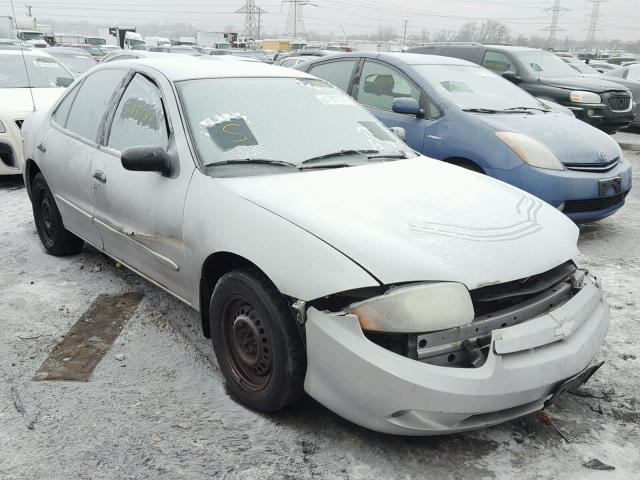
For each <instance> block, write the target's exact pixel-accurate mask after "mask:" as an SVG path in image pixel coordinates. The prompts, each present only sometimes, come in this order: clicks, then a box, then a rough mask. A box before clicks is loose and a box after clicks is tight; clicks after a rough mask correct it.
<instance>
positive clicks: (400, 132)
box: [389, 127, 407, 142]
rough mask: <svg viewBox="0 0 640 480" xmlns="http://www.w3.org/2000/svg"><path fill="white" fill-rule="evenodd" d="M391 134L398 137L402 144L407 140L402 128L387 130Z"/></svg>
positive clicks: (405, 132)
mask: <svg viewBox="0 0 640 480" xmlns="http://www.w3.org/2000/svg"><path fill="white" fill-rule="evenodd" d="M389 130H391V132H393V134H394V135H395V136H396V137H398V138H399V139H400V140H402V141H403V142H404V141H405V140H406V139H407V131H406V130H405V129H404V128H402V127H391V128H389Z"/></svg>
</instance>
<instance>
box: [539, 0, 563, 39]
mask: <svg viewBox="0 0 640 480" xmlns="http://www.w3.org/2000/svg"><path fill="white" fill-rule="evenodd" d="M561 3H562V0H554V2H553V6H552V7H549V8H547V9H545V12H547V13H550V14H551V24H550V25H549V26H547V27H545V28H543V29H542V31H543V32H549V35H548V36H547V43H548V46H550V47H554V46H555V44H556V39H557V36H558V32H565V31H566V30H565V29H564V28H562V27H560V26H559V25H558V23H559V21H560V14H561V13H564V12H568V11H569V10H568V9H566V8H564V7H562V6H561Z"/></svg>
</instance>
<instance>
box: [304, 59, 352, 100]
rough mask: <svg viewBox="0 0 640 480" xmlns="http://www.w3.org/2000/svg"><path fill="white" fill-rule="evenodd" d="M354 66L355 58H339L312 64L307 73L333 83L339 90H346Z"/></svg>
mask: <svg viewBox="0 0 640 480" xmlns="http://www.w3.org/2000/svg"><path fill="white" fill-rule="evenodd" d="M355 66H356V60H340V61H336V62H327V63H321V64H319V65H314V66H313V67H311V70H309V73H310V74H311V75H315V76H316V77H320V78H322V79H323V80H326V81H327V82H329V83H332V84H334V85H335V86H336V87H338V88H339V89H340V90H342V91H343V92H346V91H347V90H348V89H349V83H350V82H351V76H352V75H353V69H354V68H355Z"/></svg>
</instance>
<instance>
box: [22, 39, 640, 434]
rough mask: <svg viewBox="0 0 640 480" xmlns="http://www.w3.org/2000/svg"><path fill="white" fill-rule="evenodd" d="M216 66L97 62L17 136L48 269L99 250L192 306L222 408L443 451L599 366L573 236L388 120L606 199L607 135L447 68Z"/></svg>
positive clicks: (158, 58)
mask: <svg viewBox="0 0 640 480" xmlns="http://www.w3.org/2000/svg"><path fill="white" fill-rule="evenodd" d="M140 53H145V54H147V55H151V52H143V51H141V52H140ZM17 58H19V57H17ZM212 58H214V57H212V56H207V57H204V56H203V57H191V56H180V57H178V56H175V55H166V54H156V55H155V56H150V57H148V58H137V59H130V60H125V61H118V62H115V61H114V62H102V63H101V64H100V65H98V66H96V67H94V68H93V69H92V70H90V71H89V72H87V73H86V74H85V75H83V76H81V77H80V78H78V79H77V80H76V81H75V82H74V84H73V85H72V86H71V87H70V88H69V89H68V90H67V91H66V92H65V93H64V94H63V95H62V96H61V98H59V100H57V101H56V103H55V105H53V107H52V108H51V109H48V110H47V109H43V110H40V111H37V112H35V113H34V114H32V115H30V116H28V117H27V118H26V120H25V122H24V126H23V134H24V146H25V148H24V152H25V153H24V156H25V159H26V161H25V166H24V180H25V184H26V186H27V192H28V195H29V197H30V199H31V202H32V206H33V214H34V220H35V224H36V228H37V231H38V235H39V237H40V240H41V242H42V244H43V246H44V248H45V249H46V251H47V252H49V253H51V254H52V255H59V256H62V255H71V254H74V253H77V252H79V251H80V250H81V248H82V247H83V244H84V243H85V242H86V243H88V244H90V245H92V246H93V247H95V248H96V249H98V250H100V251H102V252H104V253H105V254H107V255H109V256H111V257H112V258H114V259H115V260H116V261H118V262H120V263H121V264H122V265H125V266H127V267H128V268H130V269H131V270H133V271H134V272H137V273H138V274H140V275H141V276H142V277H144V278H146V279H147V280H149V281H151V282H152V283H154V284H156V285H158V286H160V287H161V288H163V289H165V290H166V291H168V292H170V293H171V294H172V295H174V296H175V297H177V298H178V299H180V300H182V301H183V302H185V303H186V304H187V305H189V306H191V307H193V308H195V309H196V310H197V311H199V312H200V315H201V320H202V331H203V334H204V335H205V336H206V337H210V338H211V340H212V344H213V348H214V351H215V354H216V357H217V359H218V364H219V367H220V370H221V372H222V374H223V375H224V378H225V379H226V382H227V385H228V388H229V392H231V394H232V395H233V396H234V397H235V398H237V399H238V400H239V401H240V402H242V403H243V404H245V405H247V406H248V407H250V408H252V409H255V410H258V411H261V412H273V411H276V410H279V409H282V408H283V407H285V406H287V405H289V404H291V403H293V402H295V401H296V400H298V399H299V398H300V397H301V396H302V394H303V392H305V391H306V392H307V393H308V394H309V395H311V396H312V397H313V398H315V399H316V400H318V401H319V402H320V403H322V404H324V405H325V406H327V407H328V408H329V409H331V410H333V411H334V412H336V413H338V414H339V415H341V416H343V417H344V418H346V419H348V420H350V421H352V422H355V423H357V424H359V425H362V426H364V427H367V428H370V429H373V430H377V431H381V432H387V433H393V434H403V435H430V434H442V433H450V432H456V431H464V430H470V429H476V428H480V427H484V426H488V425H494V424H497V423H500V422H503V421H506V420H508V419H511V418H515V417H518V416H521V415H525V414H528V413H530V412H533V411H536V410H539V409H541V408H543V407H545V406H546V405H548V404H549V403H550V402H553V401H554V400H555V399H556V398H557V396H558V395H559V394H560V393H562V392H563V391H565V390H568V389H572V388H576V387H577V386H579V385H580V384H582V383H584V382H585V381H587V380H588V379H589V377H590V376H591V375H593V373H594V372H595V371H596V370H597V369H598V367H599V366H600V365H599V364H594V365H591V362H592V360H593V358H594V356H595V355H596V354H597V352H598V349H599V348H600V345H601V344H602V342H603V340H604V338H605V335H606V332H607V329H608V325H609V313H608V309H607V306H606V304H605V302H604V299H603V297H602V290H601V286H600V282H599V280H597V279H596V278H594V277H593V276H591V275H589V274H588V273H587V272H586V271H585V270H582V269H580V268H579V267H578V266H576V264H575V263H574V262H573V260H572V259H573V258H574V257H575V256H576V255H577V253H578V250H577V246H576V241H577V236H578V229H577V227H576V226H575V225H574V224H573V222H571V221H570V220H569V219H568V218H567V217H566V216H565V215H563V214H562V213H561V212H560V211H559V209H558V208H554V207H556V206H557V205H549V204H548V203H545V202H543V201H542V200H540V199H539V198H537V197H536V196H533V195H530V194H529V193H527V192H525V191H523V190H520V189H517V188H515V187H513V186H510V185H507V184H506V183H503V182H500V181H497V180H495V179H493V178H491V176H489V175H481V174H479V173H478V172H473V171H469V169H463V168H459V167H458V166H455V165H450V164H448V163H447V162H444V161H440V160H434V159H430V158H426V157H424V156H422V155H421V154H419V153H416V151H415V150H419V151H423V149H424V145H420V147H421V148H420V149H416V148H415V147H414V148H411V147H409V146H407V144H405V143H404V142H403V141H401V140H400V139H399V138H398V137H397V136H396V134H394V133H393V132H392V131H391V130H389V129H388V128H387V127H385V125H384V124H383V123H382V122H381V121H380V120H382V121H383V122H386V123H390V124H392V123H397V124H399V125H402V126H403V127H404V128H405V129H406V131H407V135H406V139H407V141H408V142H410V143H413V144H414V145H416V144H420V143H421V142H422V141H424V142H425V143H426V142H429V144H430V145H433V146H434V148H441V149H443V151H444V149H446V148H449V149H450V148H452V147H451V146H450V145H449V146H446V145H445V143H455V142H461V143H463V147H461V149H460V151H459V153H457V154H456V157H457V158H459V159H462V158H467V159H469V160H471V161H472V160H474V159H475V158H476V157H473V156H471V155H472V154H473V153H474V152H475V150H481V153H482V155H485V156H486V157H487V159H486V162H489V161H490V160H489V157H490V156H491V155H493V156H495V157H497V158H498V159H500V161H502V162H503V163H502V164H495V165H493V167H491V169H492V174H494V175H495V176H497V173H496V171H497V170H499V169H503V170H506V171H511V172H516V171H526V172H527V173H526V176H530V178H532V179H534V178H535V181H537V182H539V183H540V184H546V183H551V184H553V185H557V184H555V183H554V181H555V180H554V178H553V177H554V176H557V177H558V182H562V181H564V180H565V179H570V178H571V176H572V175H574V174H573V173H572V172H575V176H576V177H581V178H584V182H585V184H588V185H589V187H588V188H591V187H592V185H599V187H600V189H601V192H602V193H603V195H604V196H605V197H604V198H609V196H610V189H611V188H614V189H615V188H618V187H619V186H620V185H622V186H623V187H624V188H626V187H627V183H626V182H627V175H628V167H627V166H626V162H625V161H624V159H623V158H622V156H621V154H620V152H619V151H618V150H617V149H616V147H614V145H613V141H612V140H610V139H609V138H608V137H607V136H606V135H605V134H604V133H601V132H598V131H597V130H596V129H593V128H591V127H590V126H588V125H587V124H585V123H581V122H578V121H577V120H575V119H572V118H571V117H569V116H567V115H565V114H562V113H554V112H551V111H549V109H548V108H547V107H546V106H545V105H544V104H543V103H541V102H540V101H539V100H536V99H535V98H534V97H532V96H530V95H529V94H527V93H526V92H524V91H523V90H520V89H517V88H516V87H515V86H513V85H512V84H510V83H509V82H507V81H506V80H504V79H502V78H501V77H499V76H497V75H495V74H494V73H492V72H490V71H487V70H485V69H483V68H482V67H479V66H477V65H474V64H472V63H470V62H466V61H463V60H458V59H444V58H443V57H433V56H427V55H417V54H414V55H411V54H407V55H402V54H396V55H387V54H345V55H343V56H340V57H339V58H334V59H332V58H331V57H327V58H324V57H323V58H319V59H318V60H316V61H312V62H308V63H305V64H302V65H301V66H300V67H301V68H305V69H307V70H309V71H310V72H311V73H313V74H314V75H315V76H314V75H311V74H309V73H305V72H302V71H297V70H294V69H287V68H280V67H274V66H270V65H265V64H263V63H258V62H246V61H244V62H241V61H221V60H219V59H217V61H210V60H209V59H212ZM220 58H224V57H220ZM205 59H207V60H205ZM34 60H35V59H34ZM52 61H54V60H53V59H52ZM51 70H53V68H52V69H51ZM47 71H49V70H47ZM318 77H320V78H318ZM322 77H326V78H328V79H330V81H331V82H332V83H334V84H335V85H336V86H333V85H332V84H331V83H329V82H327V81H325V80H322V79H321V78H322ZM64 78H66V77H64ZM492 82H494V83H492ZM48 83H49V84H52V85H53V84H57V83H66V81H65V82H58V81H57V80H53V79H49V81H48ZM23 86H24V85H23ZM494 86H498V87H499V88H496V89H495V90H494V92H500V94H499V95H496V94H495V93H493V94H492V92H491V91H490V90H491V89H492V88H493V87H494ZM345 92H348V94H347V93H345ZM356 100H357V102H361V103H363V104H364V105H367V106H368V107H369V109H370V110H371V111H372V112H374V113H375V115H376V116H377V118H376V116H374V115H372V114H371V113H370V112H369V111H367V109H365V108H363V107H362V106H360V105H359V104H358V103H357V102H356ZM562 121H566V122H569V123H562ZM543 122H545V123H543ZM547 122H548V123H547ZM541 125H544V126H541ZM546 125H552V127H551V128H547V127H546ZM555 129H565V130H564V131H563V135H564V143H566V144H568V143H570V142H567V138H576V142H573V143H580V142H583V141H589V142H592V144H593V145H596V144H597V145H596V147H595V148H603V149H604V151H605V152H607V153H608V154H609V153H610V154H611V155H612V156H614V155H615V158H611V159H610V161H614V163H613V164H611V163H608V164H607V166H606V168H607V169H608V175H610V176H613V175H618V177H616V178H618V179H619V181H618V182H609V183H607V182H600V177H598V173H597V171H595V170H596V169H597V168H600V167H602V164H601V162H600V160H598V159H597V158H596V159H594V158H591V157H589V156H588V155H586V158H583V157H585V155H583V154H582V151H580V152H578V153H577V154H576V155H575V157H572V156H571V153H570V150H568V149H567V150H565V149H563V147H562V146H560V145H557V144H556V143H552V144H550V146H549V147H546V146H545V145H544V143H547V142H549V141H550V139H551V140H553V139H554V131H553V130H555ZM581 129H582V130H581ZM534 130H542V131H543V132H541V133H539V134H538V133H537V132H535V131H534ZM545 131H546V132H547V133H546V134H545V133H544V132H545ZM465 136H467V137H469V138H470V139H473V140H475V142H476V143H475V146H474V145H473V144H472V143H471V142H466V143H465V139H464V137H465ZM572 136H574V137H572ZM591 137H593V138H591ZM283 138H286V141H283ZM427 139H428V140H427ZM445 140H446V142H445ZM416 142H417V143H416ZM598 142H602V147H601V146H600V144H598ZM483 144H487V146H486V148H487V151H482V149H483V148H485V147H484V146H483ZM490 152H493V153H492V154H491V153H490ZM590 152H591V151H590V150H588V151H587V153H589V155H590ZM561 160H562V161H561ZM563 162H564V163H563ZM574 162H577V163H578V164H579V165H578V166H576V168H583V170H569V169H568V165H573V164H574ZM580 164H582V166H580ZM489 165H490V164H489V163H486V164H484V165H483V164H480V163H478V164H477V167H478V168H484V167H486V168H487V170H490V167H489ZM467 166H470V165H467ZM618 172H619V173H618ZM532 181H533V180H532ZM599 182H600V183H599ZM577 183H579V182H578V181H577V180H576V181H575V182H574V183H571V184H570V185H575V184H577ZM553 188H554V189H555V188H568V189H569V190H570V191H573V190H576V191H578V190H579V188H577V187H574V186H571V187H566V186H565V184H562V185H561V187H557V186H554V187H553ZM585 188H586V187H585ZM543 193H544V192H543ZM566 201H567V202H568V201H569V200H566Z"/></svg>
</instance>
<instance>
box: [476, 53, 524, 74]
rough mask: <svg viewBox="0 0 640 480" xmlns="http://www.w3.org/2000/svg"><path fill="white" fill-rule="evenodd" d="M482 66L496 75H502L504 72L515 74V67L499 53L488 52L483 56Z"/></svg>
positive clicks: (507, 58)
mask: <svg viewBox="0 0 640 480" xmlns="http://www.w3.org/2000/svg"><path fill="white" fill-rule="evenodd" d="M482 66H483V67H484V68H488V69H489V70H493V71H494V72H496V73H497V74H498V75H502V74H503V73H504V72H517V70H516V67H515V66H514V65H513V63H511V60H509V57H507V56H506V55H505V54H503V53H500V52H491V51H488V52H487V53H486V54H485V56H484V61H483V62H482Z"/></svg>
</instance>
